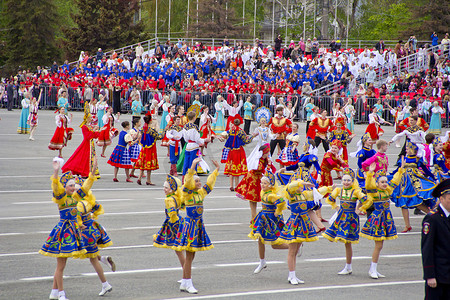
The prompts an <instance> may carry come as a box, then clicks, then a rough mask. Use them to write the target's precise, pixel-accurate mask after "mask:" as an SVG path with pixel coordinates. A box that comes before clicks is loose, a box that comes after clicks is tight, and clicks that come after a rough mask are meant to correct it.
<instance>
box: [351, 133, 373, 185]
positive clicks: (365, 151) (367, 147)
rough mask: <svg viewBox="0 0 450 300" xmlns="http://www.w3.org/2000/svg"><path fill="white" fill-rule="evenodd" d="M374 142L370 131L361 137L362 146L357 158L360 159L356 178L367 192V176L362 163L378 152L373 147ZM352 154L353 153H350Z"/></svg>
mask: <svg viewBox="0 0 450 300" xmlns="http://www.w3.org/2000/svg"><path fill="white" fill-rule="evenodd" d="M373 144H374V141H373V140H372V138H371V137H370V134H369V133H365V134H364V135H363V136H362V137H361V145H362V148H361V150H359V151H358V152H357V153H356V158H357V159H358V172H357V173H356V179H357V180H358V183H359V187H360V188H361V189H362V191H363V192H365V185H366V182H365V176H364V169H363V166H362V163H363V162H364V161H365V160H366V159H369V158H371V157H372V156H374V155H375V154H377V151H375V150H374V149H372V146H373ZM350 156H352V154H350Z"/></svg>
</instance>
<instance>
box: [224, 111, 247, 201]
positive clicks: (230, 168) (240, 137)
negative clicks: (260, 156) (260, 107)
mask: <svg viewBox="0 0 450 300" xmlns="http://www.w3.org/2000/svg"><path fill="white" fill-rule="evenodd" d="M241 122H242V117H241V116H240V115H236V116H235V117H234V118H233V121H232V124H233V125H231V127H230V130H228V131H224V132H222V135H223V136H228V139H227V141H226V142H225V146H224V148H223V151H222V160H221V162H222V163H225V170H224V172H223V173H224V174H225V175H228V176H230V191H232V192H233V191H234V185H236V186H237V185H238V183H239V176H241V175H245V174H247V172H248V170H247V160H246V157H245V150H244V145H246V144H248V143H250V142H251V141H252V140H253V137H254V136H247V135H246V134H245V132H244V131H243V130H242V129H241V128H240V127H239V125H240V124H241ZM233 179H234V180H233Z"/></svg>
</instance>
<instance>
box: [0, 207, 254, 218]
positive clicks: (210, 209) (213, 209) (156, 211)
mask: <svg viewBox="0 0 450 300" xmlns="http://www.w3.org/2000/svg"><path fill="white" fill-rule="evenodd" d="M235 210H248V208H247V207H224V208H205V210H204V211H206V212H208V211H210V212H212V211H235ZM163 213H164V211H163V210H152V211H129V212H116V213H105V214H103V215H102V217H106V216H127V215H147V214H163ZM56 217H58V215H56V214H55V215H43V216H23V217H1V218H0V221H5V220H9V221H11V220H30V219H47V218H56Z"/></svg>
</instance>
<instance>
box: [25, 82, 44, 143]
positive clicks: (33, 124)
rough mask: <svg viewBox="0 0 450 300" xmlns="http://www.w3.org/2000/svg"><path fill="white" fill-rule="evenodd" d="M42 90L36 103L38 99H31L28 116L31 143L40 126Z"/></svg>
mask: <svg viewBox="0 0 450 300" xmlns="http://www.w3.org/2000/svg"><path fill="white" fill-rule="evenodd" d="M41 97H42V90H41V92H40V93H39V99H38V101H36V98H34V97H33V98H31V103H30V114H29V115H28V123H29V124H30V138H29V140H30V141H34V132H35V131H36V128H37V126H38V110H39V103H40V102H41Z"/></svg>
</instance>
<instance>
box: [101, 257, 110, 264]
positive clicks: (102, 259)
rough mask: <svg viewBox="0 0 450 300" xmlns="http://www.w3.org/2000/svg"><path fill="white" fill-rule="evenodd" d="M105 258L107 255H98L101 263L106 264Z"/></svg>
mask: <svg viewBox="0 0 450 300" xmlns="http://www.w3.org/2000/svg"><path fill="white" fill-rule="evenodd" d="M106 258H107V256H100V261H101V262H102V263H104V264H105V265H108V260H107V259H106Z"/></svg>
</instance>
